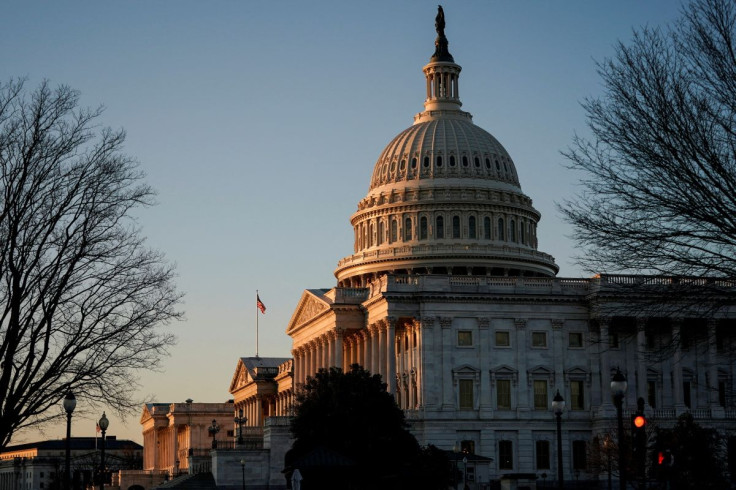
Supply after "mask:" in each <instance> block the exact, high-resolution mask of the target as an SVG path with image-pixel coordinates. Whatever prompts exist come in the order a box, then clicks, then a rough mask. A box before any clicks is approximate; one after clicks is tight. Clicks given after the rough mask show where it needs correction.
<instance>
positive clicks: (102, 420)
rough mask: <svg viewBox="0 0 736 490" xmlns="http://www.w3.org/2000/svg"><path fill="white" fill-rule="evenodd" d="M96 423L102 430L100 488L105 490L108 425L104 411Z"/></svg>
mask: <svg viewBox="0 0 736 490" xmlns="http://www.w3.org/2000/svg"><path fill="white" fill-rule="evenodd" d="M97 425H99V426H100V431H101V432H102V445H101V446H100V490H105V431H107V427H108V426H109V425H110V421H109V420H107V417H106V416H105V412H102V417H100V421H99V422H97Z"/></svg>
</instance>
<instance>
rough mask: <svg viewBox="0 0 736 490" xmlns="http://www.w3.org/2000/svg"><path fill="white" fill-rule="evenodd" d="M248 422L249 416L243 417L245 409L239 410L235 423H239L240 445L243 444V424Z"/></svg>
mask: <svg viewBox="0 0 736 490" xmlns="http://www.w3.org/2000/svg"><path fill="white" fill-rule="evenodd" d="M246 422H248V417H243V409H242V408H241V409H239V410H238V416H237V417H235V423H236V424H238V445H239V446H240V445H242V444H243V424H244V423H246Z"/></svg>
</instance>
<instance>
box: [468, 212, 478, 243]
mask: <svg viewBox="0 0 736 490" xmlns="http://www.w3.org/2000/svg"><path fill="white" fill-rule="evenodd" d="M468 238H477V236H476V229H475V216H470V217H469V218H468Z"/></svg>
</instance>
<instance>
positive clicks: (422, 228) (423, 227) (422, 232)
mask: <svg viewBox="0 0 736 490" xmlns="http://www.w3.org/2000/svg"><path fill="white" fill-rule="evenodd" d="M419 239H420V240H426V239H427V217H426V216H422V217H421V219H420V220H419Z"/></svg>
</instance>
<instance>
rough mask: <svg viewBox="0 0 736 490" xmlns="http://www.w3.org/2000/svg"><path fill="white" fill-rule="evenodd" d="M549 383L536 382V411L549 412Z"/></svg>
mask: <svg viewBox="0 0 736 490" xmlns="http://www.w3.org/2000/svg"><path fill="white" fill-rule="evenodd" d="M547 399H548V397H547V381H544V380H535V381H534V410H547Z"/></svg>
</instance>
